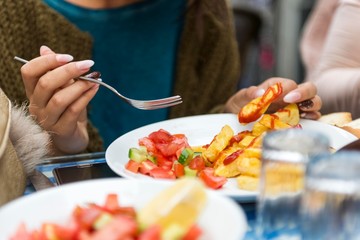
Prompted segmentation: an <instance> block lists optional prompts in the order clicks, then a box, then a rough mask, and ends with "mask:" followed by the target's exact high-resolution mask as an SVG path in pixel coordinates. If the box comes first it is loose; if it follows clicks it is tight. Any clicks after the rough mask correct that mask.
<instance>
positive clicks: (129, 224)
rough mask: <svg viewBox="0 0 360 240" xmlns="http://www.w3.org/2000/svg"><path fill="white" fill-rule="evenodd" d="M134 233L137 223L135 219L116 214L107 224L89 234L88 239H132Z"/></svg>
mask: <svg viewBox="0 0 360 240" xmlns="http://www.w3.org/2000/svg"><path fill="white" fill-rule="evenodd" d="M136 234H137V223H136V220H135V219H133V218H129V217H127V216H121V215H116V216H115V217H114V219H113V220H111V222H110V223H109V224H107V225H105V226H104V227H103V228H101V229H100V230H98V231H96V232H94V233H93V234H91V238H90V239H89V240H104V239H109V240H110V239H132V237H135V236H136Z"/></svg>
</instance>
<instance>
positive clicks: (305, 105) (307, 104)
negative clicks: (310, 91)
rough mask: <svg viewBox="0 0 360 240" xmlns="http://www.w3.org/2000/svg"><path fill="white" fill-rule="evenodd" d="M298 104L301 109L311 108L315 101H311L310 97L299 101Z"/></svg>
mask: <svg viewBox="0 0 360 240" xmlns="http://www.w3.org/2000/svg"><path fill="white" fill-rule="evenodd" d="M298 106H299V108H301V109H310V108H312V107H313V106H314V102H313V101H311V100H310V99H308V100H305V101H302V102H300V103H298Z"/></svg>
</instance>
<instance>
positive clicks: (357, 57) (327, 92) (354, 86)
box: [301, 0, 360, 119]
mask: <svg viewBox="0 0 360 240" xmlns="http://www.w3.org/2000/svg"><path fill="white" fill-rule="evenodd" d="M301 54H302V58H303V61H304V65H305V67H306V70H307V77H306V81H313V82H314V83H315V85H316V86H317V88H318V95H319V96H320V97H321V99H322V101H323V107H322V110H321V112H322V113H323V114H326V113H330V112H341V111H346V112H351V113H352V116H353V118H354V119H355V118H359V117H360V0H340V1H337V0H336V1H335V0H320V1H318V4H317V6H316V8H315V9H314V12H313V13H312V16H311V17H310V18H309V21H308V23H307V25H306V28H305V30H304V33H303V39H302V45H301Z"/></svg>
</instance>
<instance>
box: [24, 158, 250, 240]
mask: <svg viewBox="0 0 360 240" xmlns="http://www.w3.org/2000/svg"><path fill="white" fill-rule="evenodd" d="M103 162H106V160H105V153H104V152H99V153H91V154H79V155H72V156H65V157H54V158H49V159H45V160H44V161H43V163H42V164H41V165H38V166H36V170H37V174H36V175H35V176H34V177H32V178H31V179H30V180H31V181H30V182H29V183H28V185H27V188H26V191H25V194H31V193H34V192H36V191H40V190H43V189H46V188H50V187H55V186H56V185H57V184H56V181H55V178H54V175H53V173H52V170H53V169H54V168H56V167H64V166H74V165H80V164H95V163H103ZM119 177H120V176H119ZM237 203H238V204H239V206H241V207H242V209H243V210H244V212H245V214H246V217H247V221H248V225H249V229H248V231H247V233H246V235H245V237H244V240H253V239H255V234H254V225H255V220H256V214H255V212H256V211H255V210H256V203H254V202H250V203H241V202H237Z"/></svg>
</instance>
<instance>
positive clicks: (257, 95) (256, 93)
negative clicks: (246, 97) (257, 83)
mask: <svg viewBox="0 0 360 240" xmlns="http://www.w3.org/2000/svg"><path fill="white" fill-rule="evenodd" d="M264 93H265V90H264V89H258V90H257V91H256V92H255V97H256V98H257V97H260V96H262V95H264Z"/></svg>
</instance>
